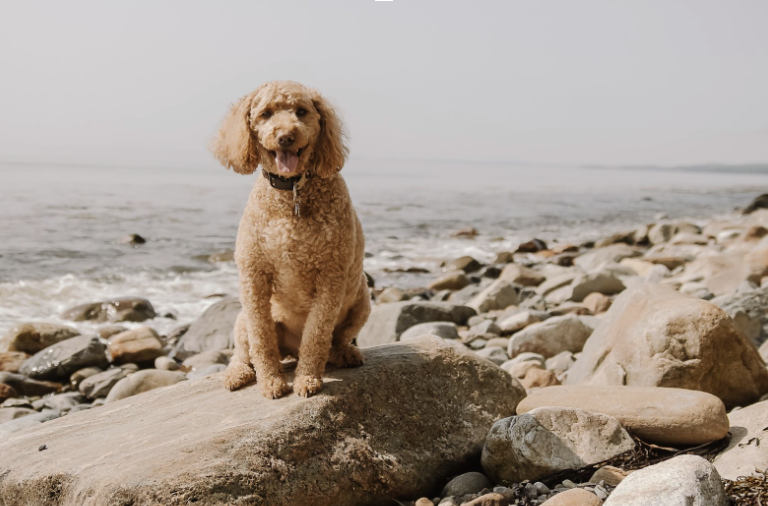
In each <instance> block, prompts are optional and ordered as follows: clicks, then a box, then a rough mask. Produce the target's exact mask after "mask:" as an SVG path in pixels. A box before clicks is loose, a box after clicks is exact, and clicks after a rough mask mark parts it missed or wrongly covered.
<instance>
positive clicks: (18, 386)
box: [0, 372, 61, 397]
mask: <svg viewBox="0 0 768 506" xmlns="http://www.w3.org/2000/svg"><path fill="white" fill-rule="evenodd" d="M0 384H4V385H9V386H11V387H13V388H14V389H15V390H16V391H17V392H19V394H21V395H24V396H27V397H33V396H38V395H45V394H49V393H51V392H58V391H59V390H61V384H59V383H54V382H51V381H37V380H33V379H31V378H27V377H26V376H24V375H22V374H14V373H12V372H0Z"/></svg>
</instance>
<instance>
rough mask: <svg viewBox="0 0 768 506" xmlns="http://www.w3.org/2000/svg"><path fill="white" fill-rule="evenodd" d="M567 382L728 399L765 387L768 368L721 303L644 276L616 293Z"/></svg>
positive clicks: (739, 400)
mask: <svg viewBox="0 0 768 506" xmlns="http://www.w3.org/2000/svg"><path fill="white" fill-rule="evenodd" d="M510 346H512V343H510ZM510 351H513V350H510ZM531 351H535V350H531ZM510 354H511V353H510ZM566 383H567V384H569V385H576V384H580V383H586V384H592V385H629V386H662V387H676V388H687V389H692V390H701V391H703V392H709V393H712V394H714V395H716V396H718V397H720V398H721V399H722V400H723V402H725V405H726V406H727V407H730V406H738V405H745V404H749V403H751V402H754V401H756V400H757V399H759V398H760V396H761V395H763V394H765V393H767V392H768V371H766V367H765V363H764V362H763V360H762V358H761V357H760V355H759V354H758V352H757V349H756V348H755V347H754V345H753V344H752V343H751V342H750V341H749V339H747V337H746V336H744V334H743V333H742V332H741V329H739V328H738V326H737V325H736V324H735V323H734V322H733V320H731V318H730V317H729V316H728V315H727V314H726V313H725V312H724V311H723V310H722V309H720V308H718V307H717V306H715V305H713V304H710V303H709V302H706V301H703V300H701V299H696V298H693V297H690V296H687V295H683V294H680V293H678V292H676V291H675V290H673V289H671V288H669V287H665V286H660V285H649V284H644V285H637V286H635V287H632V288H630V289H628V290H626V291H625V292H624V293H622V294H621V295H620V296H619V297H618V298H617V299H616V301H615V302H614V304H613V306H612V307H611V309H610V310H609V311H608V312H607V313H606V317H605V319H604V321H603V323H602V325H600V327H599V328H598V329H597V331H596V332H595V333H594V334H592V336H591V337H590V338H589V339H588V340H587V343H586V344H585V345H584V350H583V353H582V354H581V356H580V357H579V360H577V361H576V363H575V364H574V365H573V367H571V369H570V370H569V371H568V378H567V381H566Z"/></svg>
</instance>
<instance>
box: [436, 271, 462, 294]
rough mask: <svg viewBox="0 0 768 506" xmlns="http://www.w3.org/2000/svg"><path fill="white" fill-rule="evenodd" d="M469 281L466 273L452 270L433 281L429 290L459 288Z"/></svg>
mask: <svg viewBox="0 0 768 506" xmlns="http://www.w3.org/2000/svg"><path fill="white" fill-rule="evenodd" d="M470 283H471V281H470V280H469V278H468V277H467V275H466V274H464V273H463V272H461V271H454V272H449V273H448V274H446V275H444V276H442V277H440V278H439V279H437V280H436V281H433V282H432V283H431V284H430V285H429V288H430V289H431V290H461V289H462V288H464V287H465V286H467V285H469V284H470Z"/></svg>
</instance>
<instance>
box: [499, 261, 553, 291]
mask: <svg viewBox="0 0 768 506" xmlns="http://www.w3.org/2000/svg"><path fill="white" fill-rule="evenodd" d="M499 279H503V280H505V281H509V282H510V283H515V284H518V285H523V286H539V285H540V284H542V283H543V282H544V280H545V279H546V277H545V276H544V275H543V274H541V273H540V272H537V271H534V270H533V269H529V268H528V267H524V266H522V265H517V264H509V265H507V266H506V267H504V270H502V271H501V275H500V276H499Z"/></svg>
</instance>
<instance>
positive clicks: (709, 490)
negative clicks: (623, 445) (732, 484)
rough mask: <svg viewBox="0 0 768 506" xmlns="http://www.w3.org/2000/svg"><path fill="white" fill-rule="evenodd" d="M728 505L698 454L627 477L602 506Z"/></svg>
mask: <svg viewBox="0 0 768 506" xmlns="http://www.w3.org/2000/svg"><path fill="white" fill-rule="evenodd" d="M660 504H664V505H669V506H678V505H679V506H728V504H729V501H728V498H727V497H726V495H725V489H724V488H723V483H722V481H720V475H718V473H717V471H716V470H715V468H714V467H712V464H710V463H709V462H707V461H706V460H705V459H703V458H701V457H699V456H698V455H680V456H679V457H675V458H672V459H670V460H667V461H664V462H661V463H660V464H655V465H652V466H649V467H646V468H645V469H640V470H637V471H635V472H633V473H632V474H630V475H629V476H627V477H626V478H625V479H624V480H623V481H622V482H621V483H620V484H619V486H618V487H616V490H614V491H613V493H612V494H611V495H610V497H608V500H606V501H605V506H658V505H660Z"/></svg>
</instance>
